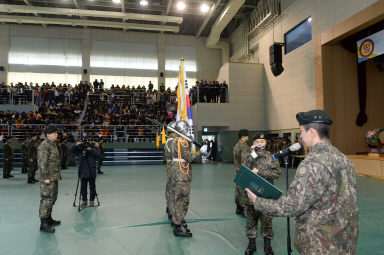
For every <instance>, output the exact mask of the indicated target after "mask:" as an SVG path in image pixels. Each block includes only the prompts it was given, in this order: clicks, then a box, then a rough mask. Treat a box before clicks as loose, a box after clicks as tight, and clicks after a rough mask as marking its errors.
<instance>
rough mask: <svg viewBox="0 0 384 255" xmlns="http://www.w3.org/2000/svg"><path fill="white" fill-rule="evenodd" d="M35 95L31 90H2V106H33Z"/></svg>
mask: <svg viewBox="0 0 384 255" xmlns="http://www.w3.org/2000/svg"><path fill="white" fill-rule="evenodd" d="M34 97H35V93H34V90H33V89H30V88H26V89H25V88H1V89H0V104H13V105H19V104H32V103H33V102H34Z"/></svg>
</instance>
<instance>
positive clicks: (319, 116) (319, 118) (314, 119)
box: [296, 110, 333, 126]
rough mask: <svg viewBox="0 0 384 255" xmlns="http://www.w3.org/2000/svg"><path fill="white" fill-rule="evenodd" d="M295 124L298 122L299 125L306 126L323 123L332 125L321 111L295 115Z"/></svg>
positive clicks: (326, 115)
mask: <svg viewBox="0 0 384 255" xmlns="http://www.w3.org/2000/svg"><path fill="white" fill-rule="evenodd" d="M296 119H297V122H299V125H300V126H302V125H306V124H309V123H325V124H328V125H332V123H333V120H332V118H331V117H330V116H329V115H328V113H326V112H325V111H323V110H312V111H308V112H299V113H298V114H296Z"/></svg>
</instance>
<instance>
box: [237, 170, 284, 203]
mask: <svg viewBox="0 0 384 255" xmlns="http://www.w3.org/2000/svg"><path fill="white" fill-rule="evenodd" d="M233 181H234V182H235V183H236V184H237V185H239V186H240V187H242V188H243V189H246V188H248V189H250V190H251V191H252V192H253V193H255V194H256V195H257V196H258V197H263V198H268V199H278V198H279V197H280V196H281V194H283V192H282V191H281V190H280V189H278V188H277V187H276V186H274V185H272V184H270V183H269V182H268V181H267V180H265V179H264V178H262V177H261V176H260V175H258V174H255V173H254V172H253V171H252V170H250V169H249V168H248V167H246V166H244V165H241V167H240V170H239V172H238V173H237V175H236V177H235V179H234V180H233Z"/></svg>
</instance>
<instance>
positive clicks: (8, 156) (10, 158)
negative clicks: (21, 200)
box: [3, 136, 14, 179]
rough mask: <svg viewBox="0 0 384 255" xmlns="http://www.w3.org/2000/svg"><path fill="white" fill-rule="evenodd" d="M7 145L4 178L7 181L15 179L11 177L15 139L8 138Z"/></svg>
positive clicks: (5, 146) (5, 145)
mask: <svg viewBox="0 0 384 255" xmlns="http://www.w3.org/2000/svg"><path fill="white" fill-rule="evenodd" d="M6 141H7V142H6V143H5V144H4V147H3V150H4V166H3V178H4V179H7V178H10V177H14V176H13V175H11V171H12V161H13V137H12V136H9V137H7V138H6Z"/></svg>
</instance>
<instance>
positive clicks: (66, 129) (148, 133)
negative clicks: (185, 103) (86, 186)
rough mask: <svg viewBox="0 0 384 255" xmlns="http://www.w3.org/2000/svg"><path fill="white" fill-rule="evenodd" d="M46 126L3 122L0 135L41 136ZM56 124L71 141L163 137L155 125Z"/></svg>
mask: <svg viewBox="0 0 384 255" xmlns="http://www.w3.org/2000/svg"><path fill="white" fill-rule="evenodd" d="M46 126H47V125H46V124H10V125H9V124H1V125H0V135H2V136H3V137H6V136H8V135H11V136H13V137H15V138H16V139H23V138H25V137H26V136H30V135H32V134H37V135H38V136H41V135H42V134H44V130H45V128H46ZM55 126H56V127H57V128H58V132H59V133H62V134H63V135H64V136H65V137H66V138H68V140H69V142H73V141H76V140H80V139H85V138H86V139H91V140H94V141H95V140H98V139H99V138H103V139H104V140H105V142H111V143H117V142H120V143H155V142H156V134H159V136H160V139H161V130H160V128H159V127H158V126H154V125H82V126H80V125H75V124H73V125H72V124H55ZM68 136H71V137H70V138H69V137H68Z"/></svg>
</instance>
